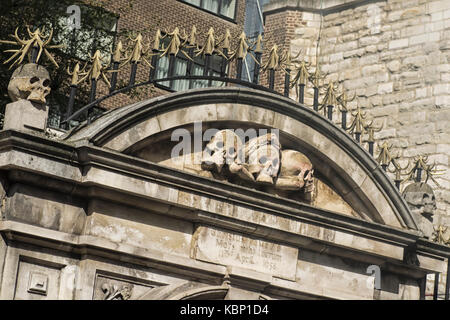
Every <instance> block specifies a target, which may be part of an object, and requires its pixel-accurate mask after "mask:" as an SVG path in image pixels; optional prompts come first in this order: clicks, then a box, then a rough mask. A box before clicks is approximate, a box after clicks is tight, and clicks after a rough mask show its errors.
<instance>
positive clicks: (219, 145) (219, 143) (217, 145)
mask: <svg viewBox="0 0 450 320" xmlns="http://www.w3.org/2000/svg"><path fill="white" fill-rule="evenodd" d="M216 147H217V148H219V149H222V148H223V142H222V141H217V143H216Z"/></svg>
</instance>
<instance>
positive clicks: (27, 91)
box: [8, 63, 50, 104]
mask: <svg viewBox="0 0 450 320" xmlns="http://www.w3.org/2000/svg"><path fill="white" fill-rule="evenodd" d="M49 93H50V75H49V73H48V71H47V70H46V69H45V68H44V67H42V66H40V65H37V64H35V63H28V64H25V65H22V66H20V67H18V68H17V69H16V70H15V71H14V73H13V75H12V77H11V80H10V82H9V85H8V94H9V97H10V98H11V100H12V101H13V102H15V101H18V100H21V99H26V100H29V101H33V102H36V103H39V104H45V103H46V100H45V97H46V96H47V95H48V94H49Z"/></svg>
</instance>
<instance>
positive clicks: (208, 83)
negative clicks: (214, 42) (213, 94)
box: [155, 38, 225, 91]
mask: <svg viewBox="0 0 450 320" xmlns="http://www.w3.org/2000/svg"><path fill="white" fill-rule="evenodd" d="M169 41H170V40H169V39H167V38H166V39H164V40H163V41H161V47H167V44H168V42H169ZM193 60H194V61H191V60H188V59H187V58H186V57H185V56H184V55H183V54H182V53H178V55H177V56H176V57H175V60H174V67H173V73H172V74H169V57H168V56H167V55H165V56H164V57H160V58H159V59H158V63H157V65H156V72H155V79H163V78H169V77H176V76H189V75H192V76H203V75H204V70H205V60H204V59H203V58H202V57H201V56H198V57H194V58H193ZM221 67H222V58H221V57H220V56H217V55H213V56H211V58H210V63H209V72H208V76H215V77H220V75H221V74H220V70H221ZM158 84H159V85H161V86H163V87H166V88H170V89H172V90H174V91H183V90H188V89H194V88H206V87H221V86H224V85H225V84H224V83H223V82H221V81H213V80H194V79H182V80H171V81H165V82H158Z"/></svg>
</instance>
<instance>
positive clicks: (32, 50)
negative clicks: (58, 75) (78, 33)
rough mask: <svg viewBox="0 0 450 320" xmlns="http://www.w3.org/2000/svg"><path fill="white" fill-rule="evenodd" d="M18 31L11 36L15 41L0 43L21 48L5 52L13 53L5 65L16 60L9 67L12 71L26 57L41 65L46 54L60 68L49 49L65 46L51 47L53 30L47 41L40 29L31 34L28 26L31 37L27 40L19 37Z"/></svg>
mask: <svg viewBox="0 0 450 320" xmlns="http://www.w3.org/2000/svg"><path fill="white" fill-rule="evenodd" d="M18 29H19V28H18V27H17V28H16V30H15V32H14V35H11V37H12V38H13V39H14V40H15V41H8V40H0V43H3V44H11V45H17V46H20V47H21V48H20V49H13V50H5V52H13V55H12V56H11V57H9V59H7V60H6V61H5V62H3V63H4V64H8V63H9V62H11V61H13V60H14V59H15V60H14V62H13V63H12V64H11V66H10V67H9V68H10V69H11V68H12V67H13V66H15V65H20V64H21V63H22V62H23V60H24V58H25V57H26V56H28V57H29V61H30V62H31V63H39V59H40V58H41V55H42V53H44V54H45V56H46V57H47V58H48V59H49V60H50V62H51V63H53V64H54V65H55V66H56V67H57V68H58V67H59V65H58V63H57V62H56V61H55V58H54V57H53V56H52V55H51V54H50V52H48V50H47V48H48V49H55V48H62V47H63V45H49V44H50V42H51V40H52V37H53V29H50V34H49V35H48V37H47V39H45V40H43V37H44V35H43V33H44V29H43V30H42V32H41V31H40V30H39V28H37V29H36V30H35V31H33V32H31V31H30V28H29V27H28V26H27V32H28V36H29V39H27V40H26V39H21V38H20V37H19V35H18Z"/></svg>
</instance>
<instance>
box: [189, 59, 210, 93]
mask: <svg viewBox="0 0 450 320" xmlns="http://www.w3.org/2000/svg"><path fill="white" fill-rule="evenodd" d="M192 74H193V75H194V76H202V75H203V66H199V65H197V64H194V65H193V66H192ZM207 86H208V80H192V88H206V87H207Z"/></svg>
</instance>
